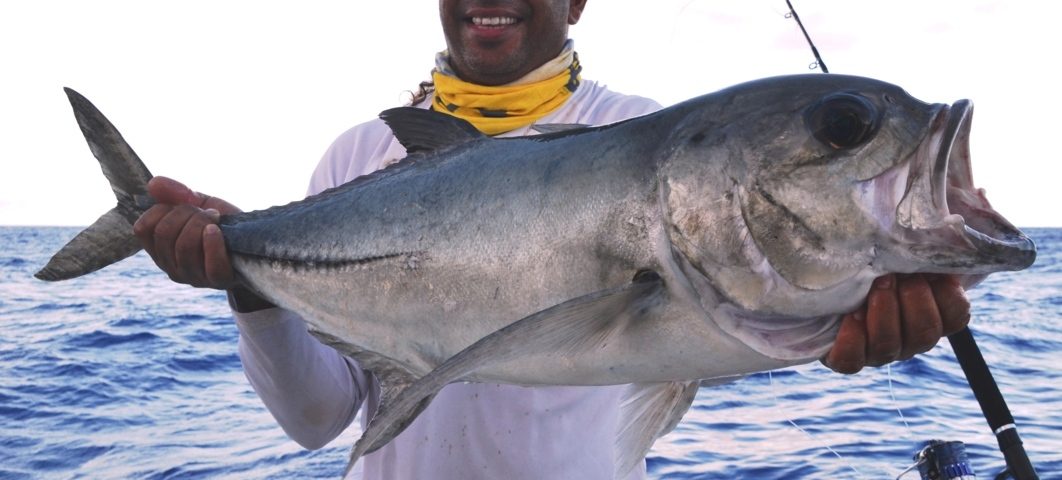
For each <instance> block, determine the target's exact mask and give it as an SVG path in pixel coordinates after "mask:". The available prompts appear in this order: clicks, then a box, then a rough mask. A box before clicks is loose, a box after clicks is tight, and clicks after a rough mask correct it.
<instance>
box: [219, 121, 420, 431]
mask: <svg viewBox="0 0 1062 480" xmlns="http://www.w3.org/2000/svg"><path fill="white" fill-rule="evenodd" d="M393 138H394V137H392V136H391V135H390V130H388V129H387V127H386V125H384V124H383V122H380V121H374V122H368V123H366V124H362V125H359V126H357V127H354V128H352V129H350V130H348V131H347V132H345V133H343V134H342V135H340V137H339V138H338V139H336V141H335V142H334V143H333V144H332V146H331V147H329V149H328V151H326V152H325V155H324V157H323V158H322V159H321V162H320V163H319V164H318V166H317V168H316V169H315V170H314V173H313V176H312V177H311V180H310V186H309V190H308V194H310V195H313V194H316V193H320V192H321V191H323V190H326V189H328V188H331V187H334V186H337V185H340V184H343V183H346V182H347V181H350V180H351V179H353V178H355V177H358V176H360V175H364V174H366V173H370V172H372V171H374V170H376V169H378V168H380V166H381V165H382V164H385V163H386V162H389V161H391V160H390V157H389V156H405V150H404V149H402V148H401V145H398V142H396V141H394V140H393ZM234 315H235V317H236V326H237V328H238V329H239V331H240V338H239V345H238V351H239V355H240V360H241V361H242V362H243V369H244V373H245V375H246V376H247V379H248V381H249V382H250V383H251V386H252V387H253V388H254V390H255V392H256V393H257V394H258V396H259V398H261V399H262V403H264V404H265V406H266V408H267V409H268V410H269V412H270V413H271V414H272V415H273V418H275V419H276V421H277V423H278V424H280V427H281V428H283V429H284V432H285V433H286V434H287V435H288V436H289V437H291V438H292V439H293V440H295V441H296V442H298V443H299V445H302V446H303V447H305V448H308V449H317V448H321V447H323V446H324V445H326V444H327V443H328V442H330V441H332V440H333V439H335V438H336V437H337V436H339V434H340V433H342V432H343V430H344V429H346V428H347V426H349V425H350V423H351V422H352V421H353V420H354V418H355V416H356V415H357V412H358V409H359V408H360V407H361V406H362V404H363V403H364V401H365V399H366V397H367V396H368V395H370V394H371V393H370V392H371V391H372V388H373V382H374V381H375V380H374V377H373V376H372V375H370V374H367V373H366V372H365V371H363V370H362V369H361V367H360V366H359V365H358V364H357V362H355V361H353V360H351V359H349V358H346V357H344V356H343V355H341V354H340V353H339V352H337V351H336V350H334V349H332V348H330V347H328V346H326V345H324V344H322V343H321V342H319V341H317V339H315V338H314V337H313V336H312V335H310V334H309V332H308V331H307V329H306V324H305V322H304V321H303V319H302V318H301V317H299V315H298V314H296V313H294V312H291V311H288V310H284V309H281V308H271V309H267V310H261V311H257V312H251V313H238V312H234Z"/></svg>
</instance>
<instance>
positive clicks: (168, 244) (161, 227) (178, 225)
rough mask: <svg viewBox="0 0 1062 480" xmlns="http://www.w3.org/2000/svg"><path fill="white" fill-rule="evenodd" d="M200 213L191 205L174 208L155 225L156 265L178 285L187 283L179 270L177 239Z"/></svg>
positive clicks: (154, 256)
mask: <svg viewBox="0 0 1062 480" xmlns="http://www.w3.org/2000/svg"><path fill="white" fill-rule="evenodd" d="M198 211H199V209H197V208H195V207H192V206H189V205H178V206H175V207H173V208H172V209H171V210H170V212H169V213H167V214H166V216H165V217H162V219H161V220H159V222H158V224H156V225H155V234H154V239H155V240H154V242H155V255H153V257H152V258H154V259H155V263H156V264H158V266H159V268H161V269H162V270H163V271H164V272H166V273H167V274H169V276H170V278H171V279H172V280H173V281H175V282H178V283H187V282H185V281H182V278H181V271H180V269H179V268H178V263H177V262H178V259H177V255H176V250H177V239H178V237H180V235H181V232H182V231H183V230H184V225H185V224H186V223H188V220H189V219H191V218H192V216H193V215H195V213H196V212H198Z"/></svg>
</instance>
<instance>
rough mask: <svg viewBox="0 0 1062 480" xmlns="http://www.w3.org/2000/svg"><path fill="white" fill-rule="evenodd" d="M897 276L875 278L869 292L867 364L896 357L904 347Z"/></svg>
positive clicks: (878, 363) (885, 361)
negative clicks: (897, 294) (897, 292)
mask: <svg viewBox="0 0 1062 480" xmlns="http://www.w3.org/2000/svg"><path fill="white" fill-rule="evenodd" d="M902 341H903V337H902V331H901V327H900V304H899V301H898V300H897V298H896V276H895V275H891V274H890V275H885V276H882V277H879V278H878V279H876V280H874V285H873V286H872V287H871V289H870V293H869V294H868V295H867V359H866V360H867V365H871V366H875V367H878V366H881V365H884V364H886V363H889V362H891V361H893V360H896V358H897V357H899V356H900V351H901V348H902V346H903V344H902Z"/></svg>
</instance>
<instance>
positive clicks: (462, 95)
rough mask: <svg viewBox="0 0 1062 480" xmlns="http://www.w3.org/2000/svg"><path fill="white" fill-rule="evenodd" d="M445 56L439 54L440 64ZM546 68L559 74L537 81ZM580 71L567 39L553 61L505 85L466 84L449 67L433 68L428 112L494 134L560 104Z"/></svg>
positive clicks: (527, 122)
mask: <svg viewBox="0 0 1062 480" xmlns="http://www.w3.org/2000/svg"><path fill="white" fill-rule="evenodd" d="M445 53H446V52H443V53H442V54H440V56H442V57H443V61H444V62H445ZM568 59H570V60H568ZM558 61H567V63H566V64H561V65H559V67H560V68H559V69H558V68H556V67H554V66H552V65H554V64H556V62H558ZM550 68H552V69H553V71H554V72H555V71H557V70H560V72H559V73H556V74H554V75H552V76H547V77H546V78H544V79H541V78H542V77H543V76H544V75H543V69H550ZM581 71H582V67H581V66H580V65H579V57H578V56H577V55H576V54H575V51H574V50H572V49H571V40H569V41H568V43H567V44H566V45H565V49H564V51H563V52H561V55H560V56H558V57H557V59H555V60H554V61H553V62H549V63H547V64H546V65H543V67H542V68H539V69H537V70H535V71H533V72H531V73H530V74H528V75H527V76H525V77H524V78H523V79H521V80H517V81H516V82H513V83H511V84H508V85H500V86H495V87H489V86H483V85H476V84H473V83H468V82H465V81H463V80H461V79H459V78H457V76H455V75H453V73H452V72H451V71H450V70H449V68H439V67H437V68H436V69H435V70H433V71H432V73H431V77H432V80H433V81H434V82H435V99H434V100H433V103H432V109H434V110H437V111H440V112H443V113H448V114H450V115H453V116H455V117H458V118H461V119H464V120H467V121H468V122H469V123H471V124H472V125H473V126H475V127H476V129H478V130H479V131H481V132H483V133H485V134H487V135H497V134H499V133H504V132H508V131H510V130H515V129H517V128H520V127H523V126H526V125H530V124H532V123H534V122H535V121H536V120H538V119H540V118H542V117H544V116H546V115H547V114H549V113H550V112H552V111H554V110H556V109H557V108H559V107H560V106H561V105H564V102H565V101H567V100H568V98H569V97H571V95H572V93H574V92H575V89H576V88H578V87H579V82H580V80H581V78H580V76H579V73H580V72H581ZM550 73H552V72H550Z"/></svg>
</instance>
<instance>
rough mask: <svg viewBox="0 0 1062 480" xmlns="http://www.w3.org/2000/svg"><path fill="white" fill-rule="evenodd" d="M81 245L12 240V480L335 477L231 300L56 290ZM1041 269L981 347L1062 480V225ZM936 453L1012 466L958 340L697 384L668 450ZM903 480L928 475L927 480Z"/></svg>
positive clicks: (5, 395)
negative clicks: (859, 364) (295, 432)
mask: <svg viewBox="0 0 1062 480" xmlns="http://www.w3.org/2000/svg"><path fill="white" fill-rule="evenodd" d="M77 230H78V229H73V228H20V227H0V332H2V334H0V479H8V478H10V479H22V478H27V479H28V478H93V479H96V478H160V479H161V478H278V479H279V478H316V477H322V478H336V477H337V476H338V475H339V474H340V473H341V472H342V469H343V466H344V465H345V461H346V460H345V459H346V454H347V451H348V449H349V447H350V446H351V445H352V444H353V442H354V440H355V439H356V436H357V434H358V432H357V431H356V430H357V429H356V428H352V429H350V430H349V431H348V432H346V433H345V434H344V435H342V436H341V437H340V438H338V439H336V440H335V441H333V442H332V443H331V444H330V445H329V446H327V447H326V448H324V449H321V450H318V451H314V452H309V451H304V450H302V449H301V448H299V447H298V446H297V445H296V444H294V442H292V441H290V440H288V439H287V438H286V437H285V436H284V434H283V432H282V431H281V430H280V428H279V427H278V426H277V425H276V423H274V421H273V420H272V418H271V417H270V416H269V414H268V413H267V412H266V410H265V408H264V407H263V406H262V404H261V403H260V402H259V400H258V399H257V397H256V396H255V394H254V392H253V391H252V390H251V388H250V386H249V385H248V384H247V381H246V380H245V379H244V377H243V373H242V371H241V367H240V361H239V358H238V357H237V356H236V339H237V332H236V327H235V325H234V324H233V322H232V320H231V318H230V317H229V312H228V308H227V306H226V303H225V299H224V296H223V295H221V294H220V293H216V292H211V291H205V290H197V289H193V288H187V287H183V286H179V285H176V284H173V283H171V282H170V281H169V280H167V279H166V277H165V276H164V275H163V274H161V273H159V272H158V271H157V270H156V269H155V267H154V265H153V264H152V263H151V261H150V259H148V258H147V257H146V256H144V255H143V254H139V255H137V256H135V257H133V258H131V259H128V260H126V261H124V262H122V263H120V264H118V265H116V266H112V267H110V268H107V269H104V270H102V271H100V272H98V273H96V274H93V275H89V276H87V277H82V278H79V279H75V280H71V281H67V282H61V283H56V284H50V283H45V282H40V281H37V280H36V279H34V278H32V273H33V272H34V271H36V270H37V269H38V268H39V267H40V266H42V265H43V264H44V263H45V262H46V260H47V258H48V257H49V256H50V255H51V254H52V253H53V252H54V251H55V250H57V249H58V248H59V247H60V246H61V245H62V244H63V243H65V242H66V241H67V240H68V239H69V238H71V237H72V236H73V235H74V234H75V233H76V232H77ZM1027 233H1029V234H1030V235H1031V236H1032V237H1033V238H1034V239H1035V240H1036V241H1037V245H1038V247H1039V249H1040V253H1039V257H1038V259H1037V262H1036V264H1035V265H1034V266H1033V267H1032V268H1031V269H1029V270H1027V271H1024V272H1018V273H1003V274H997V275H994V276H992V277H991V278H989V279H988V280H987V281H986V282H985V283H984V284H983V285H981V286H980V287H978V288H977V289H975V290H973V291H971V292H970V298H971V301H972V303H973V306H974V322H973V326H974V332H975V335H976V337H977V339H978V342H979V344H980V346H981V349H982V350H983V351H984V355H985V357H986V359H987V360H988V363H989V365H991V366H992V369H993V372H994V374H995V376H996V379H997V381H998V382H999V384H1000V388H1001V389H1002V391H1003V393H1004V395H1005V396H1006V398H1007V401H1008V403H1009V405H1010V408H1011V410H1012V412H1013V413H1014V416H1015V418H1016V421H1017V424H1018V428H1019V431H1020V433H1021V435H1022V438H1023V439H1024V441H1025V447H1026V449H1027V451H1028V452H1029V454H1030V457H1031V458H1032V460H1033V463H1034V465H1035V466H1036V468H1037V469H1038V471H1039V473H1040V475H1041V478H1045V479H1048V478H1062V322H1060V316H1062V315H1060V313H1062V229H1030V230H1028V231H1027ZM929 439H946V440H959V441H962V442H965V443H966V445H967V451H968V453H969V455H970V458H971V461H972V463H973V466H974V468H975V469H976V470H977V472H978V473H979V475H980V477H981V478H992V477H993V476H994V475H995V473H997V472H998V471H1000V470H1001V469H1002V465H1003V459H1002V455H1001V454H1000V453H999V451H998V450H997V447H996V443H995V439H994V438H993V436H992V435H991V433H990V432H989V431H988V427H987V424H986V423H985V421H984V418H983V417H982V416H981V414H980V410H979V408H978V406H977V403H976V401H975V400H974V398H973V395H972V393H970V390H969V387H968V386H967V385H966V383H965V380H964V378H963V376H962V371H961V370H960V369H959V367H958V364H957V363H956V362H955V360H954V355H953V353H952V351H951V349H950V347H949V346H948V345H947V343H946V342H944V343H942V344H941V345H939V346H937V348H935V349H934V350H932V351H931V352H929V353H927V354H925V355H921V356H919V357H917V358H915V359H912V360H909V361H906V362H901V363H897V364H894V365H893V366H891V367H890V368H887V369H886V368H880V369H868V370H865V371H864V372H862V373H860V374H857V375H850V376H844V375H838V374H835V373H832V372H830V371H829V370H827V369H826V368H824V367H822V366H821V365H817V364H814V365H806V366H803V367H799V368H792V369H786V370H781V371H775V372H771V373H769V374H768V373H764V374H759V375H753V376H751V377H748V378H746V379H744V380H742V381H739V382H735V383H732V384H729V385H724V386H719V387H714V388H703V389H701V391H700V393H699V394H698V396H697V400H696V402H695V404H694V406H693V408H692V409H691V411H690V412H689V413H688V414H687V415H686V417H685V418H684V419H683V421H682V423H680V424H679V426H678V427H677V428H676V429H675V431H674V432H672V433H671V434H670V435H668V436H666V437H664V438H663V439H661V440H660V441H658V442H657V444H656V445H655V447H654V449H653V451H652V452H651V454H650V456H649V460H648V461H649V471H650V474H651V476H652V477H653V478H660V479H702V478H703V479H715V478H749V479H753V478H754V479H783V478H784V479H792V478H874V479H877V478H895V477H896V476H897V475H898V474H899V473H900V472H901V471H902V470H903V469H904V468H906V467H908V466H910V465H911V464H912V463H913V462H912V460H911V458H912V455H913V454H914V453H915V452H917V451H918V450H919V449H920V447H921V445H922V443H923V442H924V441H926V440H929ZM905 478H917V473H913V474H909V475H908V476H907V477H905Z"/></svg>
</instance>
